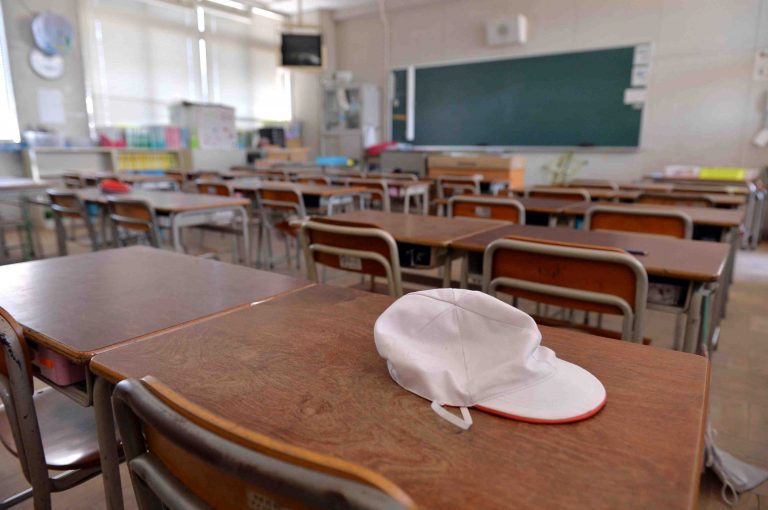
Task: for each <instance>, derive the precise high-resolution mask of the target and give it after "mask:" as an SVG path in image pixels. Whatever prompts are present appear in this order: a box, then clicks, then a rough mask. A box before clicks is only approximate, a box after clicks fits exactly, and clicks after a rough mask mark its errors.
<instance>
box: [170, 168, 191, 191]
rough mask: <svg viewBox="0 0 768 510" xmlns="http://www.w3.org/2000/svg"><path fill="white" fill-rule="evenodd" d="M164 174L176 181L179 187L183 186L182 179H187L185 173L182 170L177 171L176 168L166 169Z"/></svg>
mask: <svg viewBox="0 0 768 510" xmlns="http://www.w3.org/2000/svg"><path fill="white" fill-rule="evenodd" d="M165 175H167V176H168V177H172V178H173V180H175V181H176V184H177V185H178V187H179V189H181V188H183V187H184V181H186V180H187V174H185V173H184V172H179V171H178V170H166V171H165Z"/></svg>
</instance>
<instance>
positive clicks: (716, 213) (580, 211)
mask: <svg viewBox="0 0 768 510" xmlns="http://www.w3.org/2000/svg"><path fill="white" fill-rule="evenodd" d="M594 205H595V204H593V203H591V202H582V203H580V204H577V205H572V206H570V207H567V208H566V209H565V210H563V211H562V213H563V214H566V215H568V216H584V214H585V213H586V212H587V209H589V208H590V207H593V206H594ZM611 206H612V207H639V208H641V209H666V210H670V209H671V210H676V211H681V212H684V213H686V214H687V215H688V216H690V217H691V220H693V223H694V225H710V226H715V227H728V228H731V227H737V226H739V225H741V223H742V222H743V221H744V210H743V209H719V208H716V207H687V206H679V205H663V204H611Z"/></svg>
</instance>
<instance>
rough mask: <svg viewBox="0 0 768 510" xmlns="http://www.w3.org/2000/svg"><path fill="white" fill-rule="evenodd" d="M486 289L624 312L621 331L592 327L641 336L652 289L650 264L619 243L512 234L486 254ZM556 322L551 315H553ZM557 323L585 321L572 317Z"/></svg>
mask: <svg viewBox="0 0 768 510" xmlns="http://www.w3.org/2000/svg"><path fill="white" fill-rule="evenodd" d="M483 291H484V292H487V293H489V294H491V295H494V296H495V295H496V293H497V292H502V293H505V294H509V295H512V296H513V297H514V298H515V299H518V298H523V299H530V300H533V301H535V302H537V303H543V304H547V305H555V306H561V307H564V308H567V309H571V310H574V309H575V310H582V311H584V312H587V313H589V312H596V313H598V314H610V315H620V316H622V318H623V320H622V330H621V334H620V335H617V334H616V332H613V331H608V330H603V329H602V327H601V326H600V325H599V324H598V327H597V328H593V327H589V330H590V332H591V333H595V334H601V335H603V336H609V337H614V338H615V337H617V336H618V337H620V338H622V339H624V340H630V341H634V342H640V341H642V339H643V315H644V313H645V306H646V299H647V295H648V275H647V274H646V272H645V268H643V266H642V265H641V264H640V262H638V261H637V259H635V258H634V257H632V256H631V255H629V254H628V253H626V252H624V251H622V250H618V249H615V248H607V247H601V246H585V245H577V244H571V243H557V242H552V241H543V240H538V239H531V238H525V237H508V238H506V239H499V240H497V241H494V242H493V243H491V244H490V245H489V246H488V248H486V250H485V256H484V260H483ZM549 322H551V321H549ZM553 325H563V326H565V327H577V328H578V327H579V325H577V324H574V323H572V322H558V323H554V324H553Z"/></svg>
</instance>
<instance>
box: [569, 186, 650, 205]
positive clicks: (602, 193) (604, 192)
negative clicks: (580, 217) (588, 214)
mask: <svg viewBox="0 0 768 510" xmlns="http://www.w3.org/2000/svg"><path fill="white" fill-rule="evenodd" d="M578 189H583V190H586V191H587V193H589V196H590V198H592V200H614V199H618V200H627V201H630V200H637V198H638V197H639V196H640V194H641V193H642V191H639V190H626V189H625V190H621V189H619V190H614V189H607V188H582V187H581V186H579V187H578Z"/></svg>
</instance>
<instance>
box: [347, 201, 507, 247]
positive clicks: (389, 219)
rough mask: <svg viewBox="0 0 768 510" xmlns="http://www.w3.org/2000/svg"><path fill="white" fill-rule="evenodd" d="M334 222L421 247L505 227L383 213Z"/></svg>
mask: <svg viewBox="0 0 768 510" xmlns="http://www.w3.org/2000/svg"><path fill="white" fill-rule="evenodd" d="M333 218H334V219H338V220H344V221H351V222H359V223H368V224H373V225H376V226H377V227H379V228H380V229H382V230H385V231H387V232H389V233H390V234H391V235H392V237H394V238H395V241H397V242H401V243H412V244H418V245H422V246H434V247H447V246H448V244H449V243H450V242H451V241H454V240H456V239H459V238H461V237H465V236H468V235H472V234H476V233H478V232H483V231H485V230H490V229H492V228H496V227H499V226H501V225H505V224H506V222H503V221H496V220H475V219H464V218H445V217H442V216H421V215H416V214H402V213H392V212H382V211H373V210H365V211H352V212H347V213H343V214H335V215H334V216H333Z"/></svg>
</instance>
